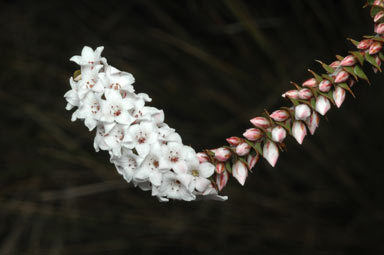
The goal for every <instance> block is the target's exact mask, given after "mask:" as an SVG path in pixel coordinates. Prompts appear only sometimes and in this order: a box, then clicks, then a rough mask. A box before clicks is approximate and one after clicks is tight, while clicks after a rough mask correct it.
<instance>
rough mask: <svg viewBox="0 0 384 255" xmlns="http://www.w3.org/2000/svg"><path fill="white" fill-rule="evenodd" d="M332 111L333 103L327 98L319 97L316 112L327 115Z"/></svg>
mask: <svg viewBox="0 0 384 255" xmlns="http://www.w3.org/2000/svg"><path fill="white" fill-rule="evenodd" d="M329 109H331V103H330V102H329V100H328V98H326V97H325V96H318V97H317V99H316V111H317V112H318V113H320V114H321V115H323V116H324V115H325V114H326V113H327V112H328V111H329Z"/></svg>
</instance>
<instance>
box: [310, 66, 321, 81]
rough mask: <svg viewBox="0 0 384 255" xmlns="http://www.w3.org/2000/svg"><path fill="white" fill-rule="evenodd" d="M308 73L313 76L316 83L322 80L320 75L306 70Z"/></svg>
mask: <svg viewBox="0 0 384 255" xmlns="http://www.w3.org/2000/svg"><path fill="white" fill-rule="evenodd" d="M308 72H310V73H311V74H312V75H313V77H315V79H316V81H317V82H321V81H322V80H323V79H322V78H321V76H320V75H318V74H317V73H315V72H314V71H312V70H311V69H308Z"/></svg>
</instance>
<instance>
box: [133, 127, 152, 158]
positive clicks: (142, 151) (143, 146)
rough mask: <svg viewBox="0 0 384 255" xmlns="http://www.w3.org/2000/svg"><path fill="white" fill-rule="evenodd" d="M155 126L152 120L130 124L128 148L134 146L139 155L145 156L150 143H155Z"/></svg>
mask: <svg viewBox="0 0 384 255" xmlns="http://www.w3.org/2000/svg"><path fill="white" fill-rule="evenodd" d="M156 131H157V127H156V126H155V124H154V123H152V122H141V123H140V124H135V125H132V126H130V128H129V131H128V133H129V135H130V137H131V142H130V144H129V145H127V147H128V148H130V149H133V148H135V149H136V151H137V153H138V154H139V156H140V157H145V156H147V154H148V153H149V151H150V148H151V145H152V144H154V143H157V133H156Z"/></svg>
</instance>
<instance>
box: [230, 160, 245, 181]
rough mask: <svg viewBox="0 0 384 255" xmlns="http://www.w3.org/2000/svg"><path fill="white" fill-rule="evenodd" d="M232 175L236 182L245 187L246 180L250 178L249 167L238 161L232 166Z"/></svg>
mask: <svg viewBox="0 0 384 255" xmlns="http://www.w3.org/2000/svg"><path fill="white" fill-rule="evenodd" d="M232 175H233V177H235V178H236V180H237V181H238V182H239V183H240V184H241V185H242V186H244V183H245V180H246V179H247V177H248V168H247V166H246V165H245V164H244V163H243V162H241V161H240V160H238V161H237V162H236V163H235V164H233V166H232Z"/></svg>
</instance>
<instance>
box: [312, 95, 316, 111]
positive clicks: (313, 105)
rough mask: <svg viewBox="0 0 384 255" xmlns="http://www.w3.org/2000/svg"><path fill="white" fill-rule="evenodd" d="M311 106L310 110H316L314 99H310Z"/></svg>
mask: <svg viewBox="0 0 384 255" xmlns="http://www.w3.org/2000/svg"><path fill="white" fill-rule="evenodd" d="M311 106H312V109H316V99H315V98H314V97H312V98H311Z"/></svg>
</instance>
